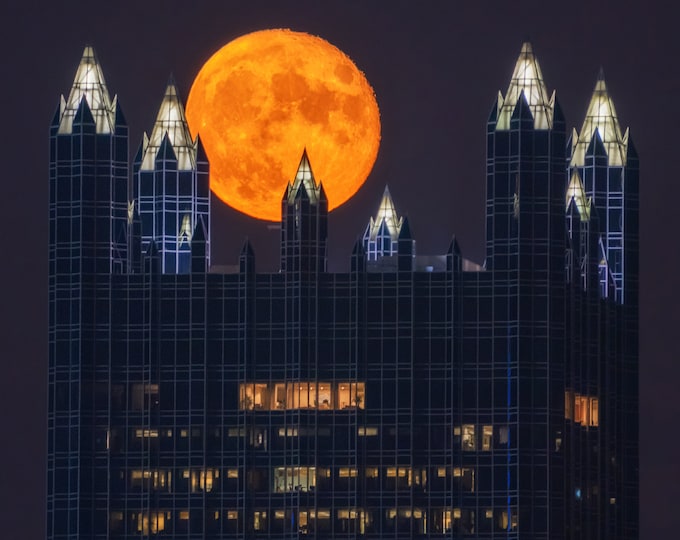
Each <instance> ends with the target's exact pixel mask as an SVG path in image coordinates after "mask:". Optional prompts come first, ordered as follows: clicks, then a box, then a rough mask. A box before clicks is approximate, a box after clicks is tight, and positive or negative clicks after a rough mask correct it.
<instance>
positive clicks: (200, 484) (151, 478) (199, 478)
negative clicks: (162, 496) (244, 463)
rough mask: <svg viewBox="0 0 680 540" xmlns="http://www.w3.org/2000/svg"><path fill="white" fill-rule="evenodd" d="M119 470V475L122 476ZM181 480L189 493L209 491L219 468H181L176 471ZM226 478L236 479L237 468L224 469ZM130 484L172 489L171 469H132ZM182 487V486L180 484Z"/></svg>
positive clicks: (141, 487)
mask: <svg viewBox="0 0 680 540" xmlns="http://www.w3.org/2000/svg"><path fill="white" fill-rule="evenodd" d="M123 474H124V473H123V472H121V477H122V476H123ZM178 475H179V477H180V478H181V479H182V481H186V484H184V485H188V486H189V491H190V492H191V493H201V492H210V491H212V490H213V487H214V485H215V482H216V481H217V480H218V479H219V478H220V470H219V469H183V470H180V471H179V472H178ZM224 475H225V477H226V478H227V479H230V480H235V479H238V476H239V474H238V469H226V470H225V471H224ZM129 479H130V486H131V487H132V488H137V489H147V490H156V491H167V492H168V493H172V491H173V471H171V470H168V469H133V470H131V471H130V474H129ZM182 489H184V487H183V486H182Z"/></svg>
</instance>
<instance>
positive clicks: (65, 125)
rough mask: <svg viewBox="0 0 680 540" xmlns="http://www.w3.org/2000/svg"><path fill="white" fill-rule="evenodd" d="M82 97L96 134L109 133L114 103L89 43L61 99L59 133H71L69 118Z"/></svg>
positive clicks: (72, 115) (71, 127) (113, 116)
mask: <svg viewBox="0 0 680 540" xmlns="http://www.w3.org/2000/svg"><path fill="white" fill-rule="evenodd" d="M83 99H85V102H86V103H87V106H88V108H89V109H90V112H91V113H92V117H93V119H94V121H95V125H96V130H97V133H112V132H113V130H114V126H115V121H116V112H115V104H114V103H112V101H111V97H110V95H109V91H108V89H107V88H106V81H105V80H104V74H103V73H102V69H101V66H100V65H99V62H98V61H97V56H96V55H95V52H94V48H93V47H92V46H90V45H87V46H86V47H85V49H84V50H83V54H82V56H81V58H80V63H79V64H78V68H77V69H76V74H75V77H74V78H73V85H72V86H71V91H70V92H69V95H68V99H65V100H63V101H62V104H61V108H60V120H59V133H71V132H72V129H73V119H74V117H75V115H76V113H77V111H78V108H79V107H80V103H81V102H82V101H83ZM114 101H115V100H114Z"/></svg>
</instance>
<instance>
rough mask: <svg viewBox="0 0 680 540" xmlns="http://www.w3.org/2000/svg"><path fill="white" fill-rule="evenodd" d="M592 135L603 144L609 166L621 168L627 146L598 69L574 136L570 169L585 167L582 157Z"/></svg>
mask: <svg viewBox="0 0 680 540" xmlns="http://www.w3.org/2000/svg"><path fill="white" fill-rule="evenodd" d="M595 132H597V134H598V136H599V137H600V140H601V141H602V144H603V145H604V149H605V151H606V152H607V157H608V158H609V164H610V165H616V166H622V165H624V164H625V163H626V153H627V144H626V140H625V139H624V137H623V135H622V134H621V126H620V124H619V119H618V116H617V114H616V109H615V108H614V102H613V101H612V99H611V97H610V96H609V91H608V90H607V84H606V82H605V79H604V70H603V69H602V68H600V70H599V73H598V75H597V81H596V82H595V89H594V90H593V95H592V97H591V98H590V103H589V105H588V110H587V112H586V117H585V120H584V121H583V126H582V127H581V131H580V133H579V135H578V142H577V143H576V145H575V146H574V150H573V153H572V157H571V166H583V165H584V164H585V154H586V152H587V151H588V147H589V146H590V143H591V142H592V140H593V138H594V137H595Z"/></svg>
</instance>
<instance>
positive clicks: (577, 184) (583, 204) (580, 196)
mask: <svg viewBox="0 0 680 540" xmlns="http://www.w3.org/2000/svg"><path fill="white" fill-rule="evenodd" d="M572 200H573V201H574V203H575V204H576V209H577V210H578V213H579V216H580V217H581V221H590V207H591V204H590V203H591V200H590V198H589V197H586V190H585V189H584V188H583V182H582V181H581V175H580V174H579V172H578V170H577V169H574V170H573V172H572V173H571V179H570V180H569V187H567V200H566V209H567V210H568V209H569V205H570V204H571V201H572Z"/></svg>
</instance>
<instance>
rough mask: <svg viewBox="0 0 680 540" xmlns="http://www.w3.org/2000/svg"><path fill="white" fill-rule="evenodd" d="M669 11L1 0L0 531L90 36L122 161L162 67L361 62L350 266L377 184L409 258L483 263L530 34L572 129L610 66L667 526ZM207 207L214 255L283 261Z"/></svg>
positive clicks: (674, 344) (24, 495)
mask: <svg viewBox="0 0 680 540" xmlns="http://www.w3.org/2000/svg"><path fill="white" fill-rule="evenodd" d="M662 5H663V6H664V7H662ZM388 6H389V7H388ZM665 9H666V8H665V2H661V1H654V0H649V1H648V2H644V3H643V2H632V1H627V0H618V1H611V2H608V1H598V0H590V1H583V2H551V1H549V0H542V1H535V2H529V1H518V0H511V1H504V2H479V1H478V0H477V1H466V2H453V1H443V0H442V1H429V2H415V1H414V2H399V1H395V0H391V1H389V2H387V1H385V2H378V1H373V2H369V1H366V0H364V1H361V2H359V1H356V2H355V1H345V2H339V1H336V2H330V1H315V2H307V1H299V0H296V1H288V2H283V1H281V2H260V1H254V0H249V1H245V0H241V1H235V0H230V1H226V0H225V1H220V2H217V1H214V2H188V1H183V2H177V1H171V0H145V1H136V2H126V1H120V2H96V1H92V0H90V1H88V2H83V1H67V0H62V1H50V2H31V1H30V0H25V1H21V2H19V1H13V0H7V1H6V2H4V5H3V7H2V9H1V11H0V20H2V22H3V25H2V26H3V30H2V32H0V51H2V53H1V54H2V57H1V58H2V60H1V62H2V64H1V68H0V69H1V71H0V72H1V73H2V80H3V83H2V85H0V103H1V104H2V105H1V106H2V112H1V115H2V116H1V117H2V123H3V125H4V126H5V127H4V128H3V129H2V135H0V141H1V144H0V156H1V157H2V162H1V163H2V165H1V167H0V182H1V183H2V196H0V209H1V216H2V217H1V218H0V223H1V226H2V228H3V230H4V233H3V235H2V238H3V242H4V246H5V247H4V249H2V259H3V262H2V264H1V265H0V275H1V278H2V280H1V283H2V297H1V300H0V312H1V315H2V319H1V320H2V328H3V329H4V331H3V332H2V333H1V334H0V362H1V363H2V372H1V373H2V376H0V417H1V420H0V426H2V432H1V433H2V434H1V435H0V440H1V441H2V443H1V444H0V464H1V470H0V537H2V538H6V539H8V540H12V539H15V538H17V539H18V538H21V539H23V540H38V539H41V538H43V537H44V520H45V462H46V440H45V434H46V414H47V405H46V382H47V256H48V252H47V227H48V159H49V156H48V150H49V148H48V128H49V123H50V121H51V119H52V116H53V114H54V111H55V109H56V107H57V104H58V102H59V96H60V94H62V93H63V94H66V95H68V92H69V89H70V86H71V83H72V80H73V76H74V73H75V69H76V66H77V64H78V61H79V59H80V56H81V54H82V50H83V47H84V46H85V45H86V44H91V45H93V46H94V47H95V50H96V52H97V55H98V58H99V60H100V62H101V64H102V67H103V70H104V75H105V78H106V81H107V84H108V87H109V90H110V91H111V93H112V94H118V96H119V100H120V103H121V106H122V108H123V111H124V114H125V116H126V118H127V121H128V124H129V127H130V155H131V157H132V156H134V154H135V153H136V151H137V148H138V146H139V143H140V141H141V137H142V132H143V131H144V130H146V131H150V129H151V127H152V124H153V121H154V119H155V116H156V112H157V108H158V106H159V104H160V100H161V98H162V95H163V92H164V89H165V84H166V82H167V80H168V76H169V75H170V73H171V72H172V73H174V75H175V78H176V80H177V83H178V86H179V89H180V92H181V93H182V96H183V97H184V98H186V96H187V95H188V92H189V88H190V87H191V82H192V80H193V78H194V76H195V75H196V73H197V72H198V70H199V68H200V67H201V65H202V64H203V62H205V60H207V59H208V58H209V57H210V56H211V55H212V53H213V52H214V51H216V50H217V49H218V48H220V47H221V46H222V45H224V44H226V43H227V42H229V41H230V40H232V39H234V38H236V37H238V36H240V35H242V34H245V33H247V32H251V31H254V30H260V29H265V28H291V29H293V30H298V31H305V32H309V33H312V34H316V35H319V36H321V37H323V38H324V39H326V40H328V41H330V42H331V43H333V44H334V45H336V46H337V47H339V48H340V49H341V50H343V51H344V52H345V53H347V54H348V55H349V56H350V58H352V59H353V60H354V62H355V63H356V64H357V66H358V67H359V69H361V70H362V71H364V73H365V74H366V77H367V78H368V80H369V82H370V83H371V85H372V86H373V88H374V90H375V93H376V96H377V101H378V104H379V107H380V110H381V118H382V143H381V147H380V152H379V155H378V160H377V162H376V165H375V167H374V169H373V172H372V173H371V175H370V177H369V178H368V181H367V182H366V184H365V185H364V187H363V188H362V189H361V190H360V191H359V192H358V193H357V195H356V196H355V197H354V199H352V200H351V201H350V202H348V203H347V204H345V205H344V206H343V207H341V208H340V209H338V210H337V211H335V212H333V213H332V214H331V216H330V220H329V221H330V223H329V227H330V238H329V246H330V264H329V266H330V269H331V270H337V271H343V270H345V269H347V268H348V266H349V264H348V263H349V254H350V253H351V249H352V245H353V242H354V240H355V239H356V237H357V236H358V235H360V234H361V233H363V230H364V227H365V225H366V222H367V220H368V218H369V216H370V215H371V214H373V213H374V212H375V210H376V209H377V205H378V202H379V199H380V195H381V194H382V191H383V188H384V186H385V184H389V186H390V190H391V192H392V195H393V197H394V200H395V204H396V206H397V210H398V211H399V212H400V213H403V214H405V215H408V217H409V221H410V225H411V228H412V231H413V233H414V236H415V238H416V240H417V248H418V252H419V253H421V254H433V253H444V252H445V251H446V248H447V247H448V243H449V241H450V238H451V236H452V235H453V234H455V235H456V236H457V238H458V241H459V244H460V246H461V249H462V251H463V255H464V256H465V257H466V258H469V259H472V260H475V261H478V262H482V261H483V252H484V246H483V241H484V195H485V173H484V171H485V162H484V160H485V123H486V120H487V116H488V114H489V112H490V110H491V107H492V106H493V104H494V101H495V99H496V96H497V92H498V90H502V91H503V92H505V91H506V89H507V84H508V82H509V78H510V75H511V73H512V69H513V66H514V63H515V60H516V58H517V56H518V54H519V50H520V47H521V44H522V42H523V41H525V40H530V41H531V42H532V43H533V45H534V51H535V53H536V55H537V57H538V59H539V62H540V65H541V68H542V70H543V74H544V77H545V80H546V83H547V86H548V91H549V92H552V90H554V89H557V96H558V99H559V101H560V104H561V105H562V108H563V110H564V113H565V116H566V118H567V125H568V126H569V127H571V126H574V127H576V128H577V129H580V127H581V123H582V121H583V116H584V114H585V110H586V106H587V104H588V100H589V97H590V93H591V92H592V89H593V86H594V84H595V79H596V76H597V72H598V69H599V68H600V66H602V67H603V68H604V71H605V76H606V80H607V84H608V88H609V91H610V93H611V95H612V97H613V99H614V104H615V106H616V108H617V112H618V115H619V119H620V121H621V125H622V127H623V129H625V128H626V127H628V126H630V130H631V135H632V138H633V140H634V142H635V145H636V147H637V150H638V152H639V154H640V164H641V165H640V166H641V172H640V201H641V212H640V221H641V230H640V245H641V253H640V256H641V284H640V294H641V298H640V304H641V313H640V329H641V352H640V402H641V405H640V424H641V433H640V456H641V459H640V479H641V538H642V539H643V540H652V539H657V538H672V537H676V536H677V520H678V515H677V509H678V501H680V450H679V447H680V446H679V443H680V428H679V424H680V398H679V397H678V396H679V395H680V392H678V388H680V340H678V335H679V331H678V323H679V322H680V289H679V288H678V286H677V283H678V276H679V275H680V272H678V269H679V268H680V249H679V248H680V239H679V238H678V232H680V218H679V216H678V211H677V207H678V201H680V175H678V165H677V162H678V160H680V150H679V146H680V138H679V137H678V136H677V131H678V126H679V125H680V107H679V106H678V100H680V67H679V61H678V58H680V35H679V32H678V28H677V24H676V17H675V14H673V13H671V12H670V11H668V12H665V11H664V10H665ZM312 166H314V164H313V163H312ZM322 180H323V179H322ZM213 201H214V204H213V208H212V212H213V220H212V240H213V246H214V247H213V263H217V264H234V263H236V261H237V257H238V252H239V248H240V246H241V244H242V242H243V240H244V239H245V237H246V236H248V237H249V238H250V239H251V241H252V242H253V244H254V249H255V253H256V258H257V268H258V270H259V271H273V270H275V269H276V266H277V264H278V251H277V250H278V232H277V231H272V230H270V229H268V228H267V223H265V222H261V221H257V220H254V219H252V218H248V217H245V216H243V215H241V214H239V213H237V212H236V211H234V210H231V209H230V208H228V207H226V206H225V205H223V204H222V203H221V202H219V200H217V199H216V198H214V199H213Z"/></svg>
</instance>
